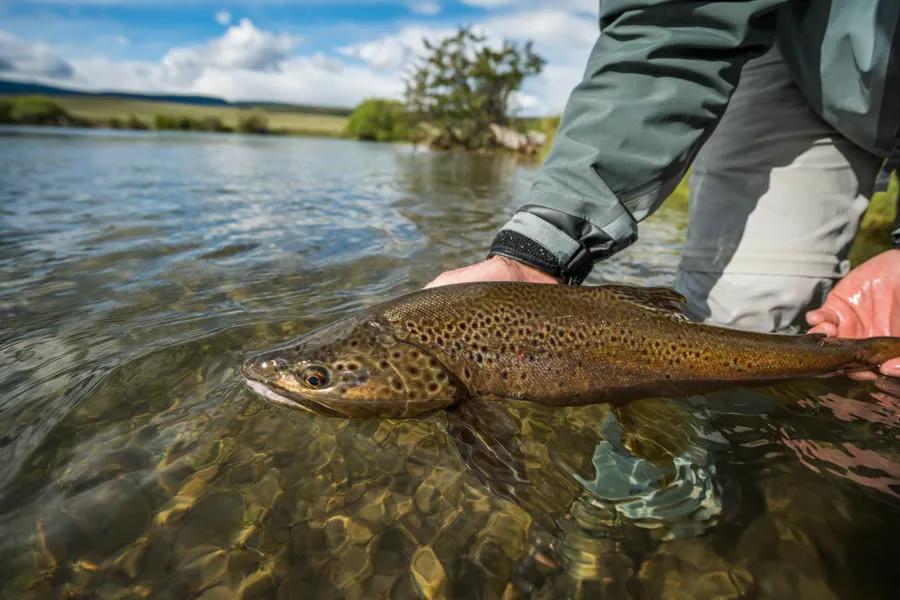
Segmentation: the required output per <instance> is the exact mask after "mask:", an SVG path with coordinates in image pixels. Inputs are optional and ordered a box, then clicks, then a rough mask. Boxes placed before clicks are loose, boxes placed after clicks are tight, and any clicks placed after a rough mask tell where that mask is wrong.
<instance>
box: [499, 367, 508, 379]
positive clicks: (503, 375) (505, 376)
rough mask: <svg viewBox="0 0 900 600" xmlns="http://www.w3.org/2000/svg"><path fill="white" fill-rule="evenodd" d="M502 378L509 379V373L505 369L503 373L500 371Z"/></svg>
mask: <svg viewBox="0 0 900 600" xmlns="http://www.w3.org/2000/svg"><path fill="white" fill-rule="evenodd" d="M500 377H501V378H502V379H509V371H507V370H506V369H503V370H502V371H500Z"/></svg>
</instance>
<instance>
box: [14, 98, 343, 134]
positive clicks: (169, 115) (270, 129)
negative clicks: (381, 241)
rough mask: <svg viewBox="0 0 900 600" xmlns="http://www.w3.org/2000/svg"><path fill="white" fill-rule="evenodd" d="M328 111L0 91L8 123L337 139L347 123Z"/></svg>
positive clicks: (341, 115)
mask: <svg viewBox="0 0 900 600" xmlns="http://www.w3.org/2000/svg"><path fill="white" fill-rule="evenodd" d="M328 110H329V109H321V110H318V109H317V111H316V112H304V111H299V110H292V109H291V108H290V107H282V106H272V105H260V106H254V107H243V106H241V107H238V106H203V105H195V104H186V103H185V104H182V103H177V102H158V101H149V100H136V99H128V98H115V97H102V96H51V95H47V96H44V95H40V96H18V95H0V122H3V123H9V124H14V125H16V124H18V125H57V126H66V125H73V126H80V127H108V128H112V129H163V130H182V131H214V132H223V133H227V132H243V133H271V134H280V135H314V136H326V137H339V136H341V135H343V133H344V130H345V128H346V124H347V116H346V115H345V114H340V113H344V112H346V111H342V110H340V109H334V110H333V111H332V112H328Z"/></svg>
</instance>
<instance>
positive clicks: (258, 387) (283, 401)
mask: <svg viewBox="0 0 900 600" xmlns="http://www.w3.org/2000/svg"><path fill="white" fill-rule="evenodd" d="M244 384H245V385H246V386H247V387H248V388H250V389H251V390H252V391H254V392H256V393H257V394H259V395H260V396H262V397H263V398H265V399H266V400H268V401H269V402H271V403H273V404H280V405H282V406H288V407H290V408H299V409H301V410H305V411H308V412H315V411H313V410H312V409H311V408H309V407H308V406H306V405H304V404H301V403H300V402H297V401H295V400H291V399H290V398H288V397H286V396H282V395H281V394H279V393H277V392H275V391H274V390H273V389H272V388H270V387H269V386H267V385H266V384H264V383H262V382H260V381H256V380H255V379H251V378H250V377H247V376H246V374H245V376H244Z"/></svg>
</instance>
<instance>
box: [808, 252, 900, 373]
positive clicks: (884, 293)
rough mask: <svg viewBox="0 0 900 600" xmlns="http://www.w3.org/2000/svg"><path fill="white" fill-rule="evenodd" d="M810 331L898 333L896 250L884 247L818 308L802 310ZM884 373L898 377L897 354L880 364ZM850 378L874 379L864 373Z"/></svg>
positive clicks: (898, 261) (848, 335)
mask: <svg viewBox="0 0 900 600" xmlns="http://www.w3.org/2000/svg"><path fill="white" fill-rule="evenodd" d="M806 322H807V323H809V324H810V325H811V326H812V328H811V329H810V330H809V332H810V333H824V334H825V335H828V336H840V337H845V338H864V337H873V336H882V335H892V336H900V250H896V249H895V250H888V251H887V252H882V253H881V254H879V255H877V256H875V257H873V258H870V259H869V260H867V261H866V262H864V263H863V264H861V265H859V266H858V267H856V268H855V269H853V270H852V271H850V272H849V273H848V274H847V275H846V276H845V277H844V278H843V279H841V281H840V282H839V283H838V284H837V285H836V286H835V287H834V289H833V290H831V293H829V294H828V297H827V298H826V299H825V304H823V305H822V307H821V308H818V309H816V310H812V311H810V312H808V313H806ZM880 371H881V373H882V374H884V375H888V376H891V377H900V356H898V357H895V358H892V359H890V360H887V361H885V362H884V363H882V364H881V368H880ZM851 376H853V377H854V379H874V378H875V374H874V373H869V372H864V373H856V374H852V375H851Z"/></svg>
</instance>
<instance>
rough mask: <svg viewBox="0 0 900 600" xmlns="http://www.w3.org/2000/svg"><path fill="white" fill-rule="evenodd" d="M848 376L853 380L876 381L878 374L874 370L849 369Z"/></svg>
mask: <svg viewBox="0 0 900 600" xmlns="http://www.w3.org/2000/svg"><path fill="white" fill-rule="evenodd" d="M846 375H847V377H849V378H850V379H852V380H853V381H875V380H876V379H878V375H877V374H876V373H874V372H872V371H847V373H846Z"/></svg>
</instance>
